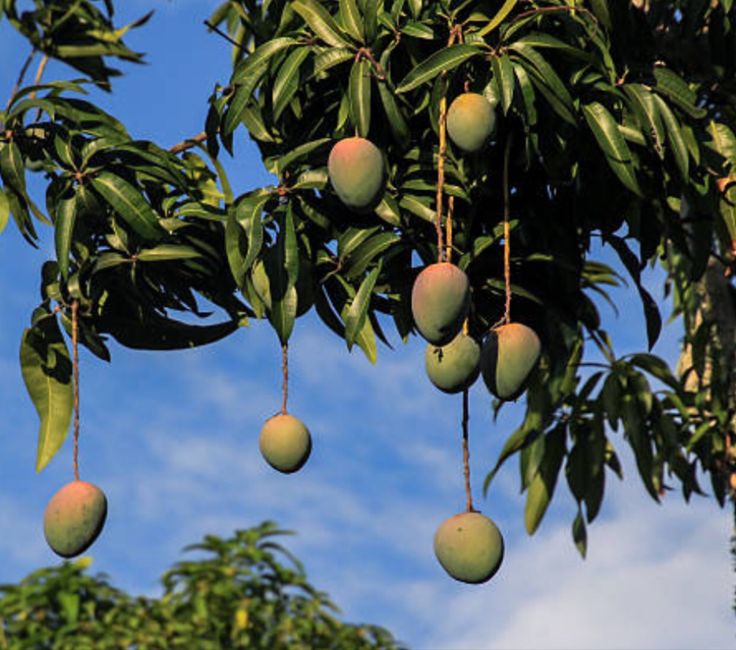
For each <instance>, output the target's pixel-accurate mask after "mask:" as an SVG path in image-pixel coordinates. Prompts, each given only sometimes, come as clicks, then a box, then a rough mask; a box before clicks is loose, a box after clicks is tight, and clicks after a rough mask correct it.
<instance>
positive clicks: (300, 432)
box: [258, 414, 312, 474]
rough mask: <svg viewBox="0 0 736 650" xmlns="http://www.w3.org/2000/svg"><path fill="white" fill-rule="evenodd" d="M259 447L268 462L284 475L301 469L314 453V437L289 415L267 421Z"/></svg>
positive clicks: (302, 423) (262, 430)
mask: <svg viewBox="0 0 736 650" xmlns="http://www.w3.org/2000/svg"><path fill="white" fill-rule="evenodd" d="M258 446H259V447H260V449H261V454H262V455H263V458H265V459H266V462H267V463H268V464H269V465H270V466H271V467H273V468H274V469H276V470H278V471H279V472H283V473H284V474H291V473H293V472H296V471H297V470H299V469H301V468H302V467H303V466H304V463H306V462H307V459H308V458H309V454H310V453H311V452H312V436H311V435H310V433H309V429H307V427H306V425H305V424H304V422H302V421H301V420H300V419H299V418H296V417H294V416H293V415H289V414H279V415H274V416H273V417H271V418H269V419H268V420H266V423H265V424H264V425H263V428H262V429H261V435H260V437H259V440H258Z"/></svg>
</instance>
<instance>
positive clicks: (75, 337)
mask: <svg viewBox="0 0 736 650" xmlns="http://www.w3.org/2000/svg"><path fill="white" fill-rule="evenodd" d="M72 355H73V360H72V374H73V380H72V383H73V391H74V480H75V481H78V480H79V301H77V300H74V301H73V302H72Z"/></svg>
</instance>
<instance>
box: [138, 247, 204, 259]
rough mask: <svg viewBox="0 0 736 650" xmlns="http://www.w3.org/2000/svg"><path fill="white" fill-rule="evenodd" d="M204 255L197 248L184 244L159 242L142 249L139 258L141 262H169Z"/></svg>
mask: <svg viewBox="0 0 736 650" xmlns="http://www.w3.org/2000/svg"><path fill="white" fill-rule="evenodd" d="M196 257H202V253H200V252H199V251H198V250H197V249H196V248H194V247H192V246H185V245H183V244H159V245H158V246H154V247H153V248H144V249H142V250H141V251H140V252H139V253H138V255H137V258H138V260H139V261H141V262H169V261H171V260H191V259H194V258H196Z"/></svg>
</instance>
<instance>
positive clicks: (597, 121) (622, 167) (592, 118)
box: [583, 102, 643, 196]
mask: <svg viewBox="0 0 736 650" xmlns="http://www.w3.org/2000/svg"><path fill="white" fill-rule="evenodd" d="M583 114H584V115H585V119H586V121H587V123H588V126H589V127H590V130H591V131H592V132H593V136H594V137H595V139H596V142H597V143H598V146H599V147H600V148H601V150H602V151H603V154H604V155H605V157H606V160H607V161H608V165H609V166H610V167H611V169H612V170H613V172H614V173H615V174H616V176H617V177H618V178H619V180H620V181H621V182H622V183H623V184H624V185H625V186H626V187H627V188H628V189H630V190H631V191H632V192H634V193H635V194H636V195H637V196H643V195H642V191H641V188H640V187H639V182H638V181H637V179H636V174H635V173H634V163H633V157H632V155H631V151H630V150H629V147H628V145H627V144H626V141H625V140H624V138H623V136H622V135H621V133H620V131H619V130H618V123H617V122H616V120H614V119H613V115H611V113H609V111H608V109H607V108H606V107H605V106H603V104H599V103H598V102H592V103H590V104H585V105H584V106H583Z"/></svg>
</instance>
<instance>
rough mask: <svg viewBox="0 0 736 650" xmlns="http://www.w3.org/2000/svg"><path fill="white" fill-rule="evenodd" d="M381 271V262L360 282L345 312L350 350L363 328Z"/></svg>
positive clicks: (346, 335) (346, 333)
mask: <svg viewBox="0 0 736 650" xmlns="http://www.w3.org/2000/svg"><path fill="white" fill-rule="evenodd" d="M380 272H381V264H379V265H378V266H376V267H375V268H374V269H373V270H372V271H371V272H370V273H369V274H368V275H367V276H366V277H365V278H364V279H363V282H361V283H360V288H359V289H358V291H357V293H356V294H355V297H354V298H353V302H352V303H351V304H350V307H349V308H348V310H347V312H346V314H345V319H344V320H345V342H346V343H347V344H348V350H350V349H351V348H352V347H353V344H354V343H355V339H356V337H357V335H358V333H359V332H360V331H361V330H362V329H363V325H364V324H365V320H366V318H367V316H368V309H369V308H370V304H371V296H372V295H373V288H374V287H375V286H376V280H378V275H379V273H380Z"/></svg>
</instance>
